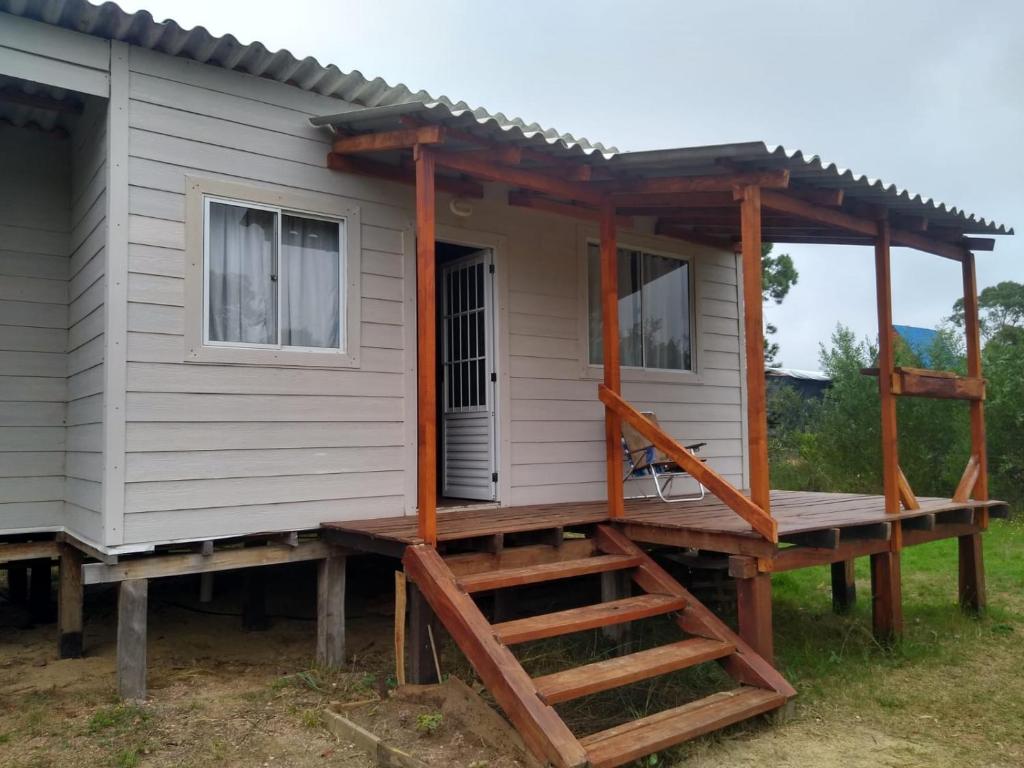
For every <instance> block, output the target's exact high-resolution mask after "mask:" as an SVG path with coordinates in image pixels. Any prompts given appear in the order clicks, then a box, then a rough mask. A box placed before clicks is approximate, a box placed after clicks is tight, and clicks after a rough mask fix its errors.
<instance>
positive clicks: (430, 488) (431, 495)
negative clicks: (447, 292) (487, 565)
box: [413, 144, 437, 546]
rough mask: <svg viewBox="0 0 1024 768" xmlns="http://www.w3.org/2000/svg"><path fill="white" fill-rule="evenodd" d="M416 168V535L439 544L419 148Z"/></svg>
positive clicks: (427, 229)
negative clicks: (417, 528) (417, 522)
mask: <svg viewBox="0 0 1024 768" xmlns="http://www.w3.org/2000/svg"><path fill="white" fill-rule="evenodd" d="M413 156H414V158H415V163H416V321H417V339H418V343H417V347H416V353H417V354H416V392H417V405H416V412H417V424H416V443H417V453H416V457H417V475H416V477H417V483H418V486H417V496H416V498H417V506H418V514H419V534H420V538H421V539H423V541H424V542H426V543H427V544H430V545H431V546H436V545H437V379H436V374H437V316H436V315H437V308H436V306H435V304H436V298H435V290H436V277H435V271H436V262H437V257H436V249H435V240H436V238H435V231H436V211H435V207H436V200H435V189H434V155H433V153H432V152H431V151H430V150H429V149H428V148H427V147H424V146H422V145H420V144H417V145H416V147H415V150H414V153H413Z"/></svg>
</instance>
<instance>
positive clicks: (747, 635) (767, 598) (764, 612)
mask: <svg viewBox="0 0 1024 768" xmlns="http://www.w3.org/2000/svg"><path fill="white" fill-rule="evenodd" d="M736 614H737V618H738V623H739V635H740V637H742V638H743V639H744V640H745V641H746V642H747V643H748V644H749V645H750V647H751V648H753V649H754V650H755V651H757V653H759V654H760V655H761V656H762V657H763V658H764V660H765V661H767V662H768V663H769V664H772V663H773V660H774V658H775V639H774V635H773V630H772V577H771V574H770V573H759V574H757V575H756V576H753V577H751V578H749V579H736Z"/></svg>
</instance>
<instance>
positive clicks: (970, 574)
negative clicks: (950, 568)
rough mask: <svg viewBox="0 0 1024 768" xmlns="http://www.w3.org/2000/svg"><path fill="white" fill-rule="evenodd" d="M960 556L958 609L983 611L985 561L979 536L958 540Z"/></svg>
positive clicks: (962, 537)
mask: <svg viewBox="0 0 1024 768" xmlns="http://www.w3.org/2000/svg"><path fill="white" fill-rule="evenodd" d="M958 545H959V554H960V607H961V608H963V609H964V610H965V611H967V612H969V613H975V614H978V613H981V612H982V611H984V610H985V560H984V556H983V553H982V543H981V534H980V533H972V534H971V535H969V536H961V537H960V538H959V540H958Z"/></svg>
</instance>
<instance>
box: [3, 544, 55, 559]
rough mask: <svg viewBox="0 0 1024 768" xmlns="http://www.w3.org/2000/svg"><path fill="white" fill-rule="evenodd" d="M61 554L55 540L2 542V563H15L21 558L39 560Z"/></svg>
mask: <svg viewBox="0 0 1024 768" xmlns="http://www.w3.org/2000/svg"><path fill="white" fill-rule="evenodd" d="M59 556H60V550H59V549H58V545H57V542H55V541H20V542H14V543H9V544H0V563H13V562H17V561H19V560H38V559H40V558H44V557H45V558H54V557H59Z"/></svg>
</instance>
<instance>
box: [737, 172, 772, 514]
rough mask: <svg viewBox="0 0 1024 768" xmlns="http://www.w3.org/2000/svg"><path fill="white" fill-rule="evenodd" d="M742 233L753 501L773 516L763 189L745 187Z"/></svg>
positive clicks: (743, 189)
mask: <svg viewBox="0 0 1024 768" xmlns="http://www.w3.org/2000/svg"><path fill="white" fill-rule="evenodd" d="M737 195H738V197H739V198H740V233H741V236H742V254H743V328H744V334H745V338H746V341H745V348H746V369H747V443H748V453H749V462H750V500H751V501H753V502H754V504H756V505H757V506H759V507H760V508H761V509H763V510H764V511H765V512H766V513H769V514H770V513H771V502H770V488H771V486H770V484H769V477H768V410H767V401H766V395H765V381H764V309H763V306H762V305H763V298H762V293H763V291H762V286H761V189H760V187H743V188H742V189H740V190H738V192H737Z"/></svg>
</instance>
